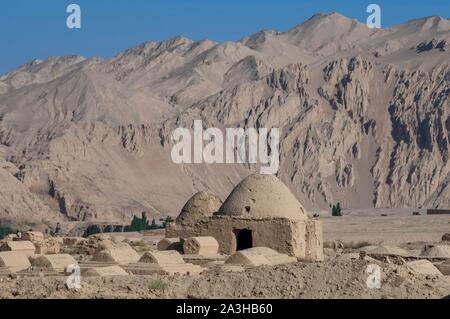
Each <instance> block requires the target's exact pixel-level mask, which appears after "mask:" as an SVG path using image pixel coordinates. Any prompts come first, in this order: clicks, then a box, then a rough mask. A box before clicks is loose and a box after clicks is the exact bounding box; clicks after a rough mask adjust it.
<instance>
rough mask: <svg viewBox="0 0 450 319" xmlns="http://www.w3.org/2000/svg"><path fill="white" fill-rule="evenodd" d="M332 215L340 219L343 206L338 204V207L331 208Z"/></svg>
mask: <svg viewBox="0 0 450 319" xmlns="http://www.w3.org/2000/svg"><path fill="white" fill-rule="evenodd" d="M331 215H332V216H335V217H340V216H342V209H341V204H340V203H337V205H336V206H335V205H333V207H332V208H331Z"/></svg>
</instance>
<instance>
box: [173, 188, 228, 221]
mask: <svg viewBox="0 0 450 319" xmlns="http://www.w3.org/2000/svg"><path fill="white" fill-rule="evenodd" d="M221 205H222V201H221V200H220V198H219V197H217V196H216V195H215V194H213V193H211V192H198V193H197V194H195V195H194V196H192V197H191V199H189V200H188V201H187V202H186V204H185V205H184V207H183V209H182V210H181V213H180V215H179V216H178V217H177V220H176V222H177V223H180V224H193V223H195V222H196V221H197V220H199V219H200V218H202V217H209V216H212V215H213V214H214V213H216V212H217V211H218V210H219V208H220V206H221Z"/></svg>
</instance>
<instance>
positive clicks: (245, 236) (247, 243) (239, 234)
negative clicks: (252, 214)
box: [234, 229, 253, 251]
mask: <svg viewBox="0 0 450 319" xmlns="http://www.w3.org/2000/svg"><path fill="white" fill-rule="evenodd" d="M234 234H235V235H236V251H238V250H243V249H248V248H252V247H253V236H252V231H251V230H250V229H237V230H235V231H234Z"/></svg>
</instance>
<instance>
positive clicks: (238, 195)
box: [218, 174, 308, 219]
mask: <svg viewBox="0 0 450 319" xmlns="http://www.w3.org/2000/svg"><path fill="white" fill-rule="evenodd" d="M218 214H219V215H230V216H248V217H255V218H267V217H269V218H270V217H272V218H274V217H283V218H289V219H307V218H308V216H307V215H306V211H305V209H304V208H303V206H302V205H301V204H300V203H299V201H298V200H297V199H296V198H295V196H294V195H293V194H292V193H291V191H290V190H289V188H287V186H286V185H284V184H283V183H282V182H281V181H280V180H279V179H278V178H276V177H275V176H273V175H260V174H254V175H250V176H249V177H247V178H246V179H244V180H243V181H242V182H241V183H240V184H239V185H237V186H236V187H235V189H234V190H233V191H232V192H231V194H230V196H228V198H227V200H226V201H225V203H224V204H223V205H222V207H221V208H220V210H219V213H218Z"/></svg>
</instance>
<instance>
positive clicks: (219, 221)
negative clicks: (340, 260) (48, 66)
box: [166, 174, 323, 261]
mask: <svg viewBox="0 0 450 319" xmlns="http://www.w3.org/2000/svg"><path fill="white" fill-rule="evenodd" d="M199 236H211V237H214V238H215V239H216V240H217V241H218V242H219V251H220V252H221V253H224V254H227V255H232V254H234V253H235V252H236V251H240V250H244V249H248V248H252V247H268V248H271V249H274V250H276V251H278V252H280V253H284V254H287V255H290V256H295V257H298V258H300V259H304V260H310V261H321V260H323V239H322V224H321V222H320V221H317V220H313V219H310V218H309V217H308V215H307V214H306V211H305V209H304V208H303V207H302V205H301V204H300V203H299V202H298V200H297V199H296V198H295V196H294V195H293V194H292V193H291V191H290V190H289V189H288V188H287V186H286V185H284V184H283V183H282V182H281V181H280V180H279V179H278V178H276V177H275V176H273V175H259V174H255V175H251V176H249V177H247V178H246V179H244V180H243V181H242V182H241V183H240V184H239V185H237V186H236V188H235V189H234V190H233V191H232V192H231V194H230V195H229V197H228V198H227V200H226V201H225V203H223V204H221V201H220V199H219V198H218V197H217V196H216V195H214V194H212V193H210V192H200V193H197V194H196V195H194V196H193V197H192V198H191V199H190V200H189V201H188V202H187V203H186V205H185V206H184V208H183V209H182V211H181V214H180V215H179V217H178V218H177V219H176V221H175V223H173V224H171V225H168V227H167V229H166V237H167V238H177V237H179V238H182V239H187V238H190V237H199Z"/></svg>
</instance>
